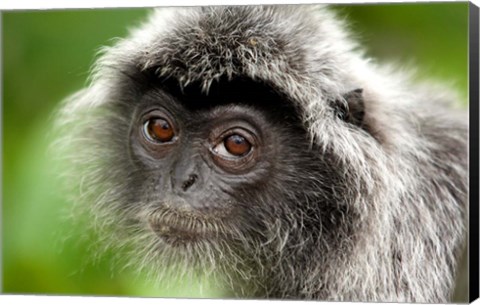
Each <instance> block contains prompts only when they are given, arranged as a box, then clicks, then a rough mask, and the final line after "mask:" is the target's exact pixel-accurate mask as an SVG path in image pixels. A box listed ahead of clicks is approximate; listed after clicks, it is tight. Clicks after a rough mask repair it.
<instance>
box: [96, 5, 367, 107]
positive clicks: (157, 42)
mask: <svg viewBox="0 0 480 305" xmlns="http://www.w3.org/2000/svg"><path fill="white" fill-rule="evenodd" d="M342 27H343V25H342V24H341V23H340V22H339V21H338V19H337V18H336V17H335V16H334V14H333V13H332V12H331V11H330V10H328V9H327V8H325V7H324V6H312V5H308V6H235V7H190V8H172V7H169V8H160V9H156V10H154V11H153V13H152V14H151V16H150V18H149V19H148V21H147V22H146V23H144V24H143V25H142V26H140V27H139V28H137V29H134V30H133V31H132V32H131V33H130V36H129V37H127V38H126V39H124V40H121V41H120V42H119V43H118V44H116V45H115V46H113V47H112V48H110V49H108V51H107V52H106V54H105V55H104V56H103V58H101V59H100V61H99V66H100V69H99V70H101V66H102V64H104V66H106V67H108V66H111V63H113V62H115V65H119V64H120V65H122V64H123V65H125V66H132V65H135V66H136V67H138V68H139V69H141V70H149V71H154V72H155V73H156V75H158V77H162V78H174V79H177V80H178V82H179V84H180V85H181V86H187V85H188V84H191V83H193V82H195V83H200V85H201V89H202V90H203V91H208V89H209V87H210V85H211V84H212V82H214V81H217V80H219V79H220V78H227V79H233V78H235V77H237V76H246V77H248V78H251V79H253V80H260V81H264V82H266V83H268V84H270V85H272V86H273V87H275V88H276V89H277V90H279V91H281V92H283V93H285V94H287V95H288V96H289V97H290V98H292V99H294V100H299V101H304V102H306V103H308V102H309V101H307V100H308V99H311V98H312V96H315V95H326V94H328V95H330V96H324V98H325V99H327V98H335V97H337V96H340V95H341V93H342V92H345V91H346V90H348V89H351V87H355V85H354V83H355V82H356V81H355V79H353V78H352V74H351V73H349V70H351V66H353V64H351V62H354V61H355V60H358V59H359V58H357V57H355V56H352V54H353V53H352V49H353V48H354V47H355V44H354V43H353V42H352V41H351V40H349V39H348V37H347V35H346V34H345V31H344V30H343V28H342ZM119 59H120V63H119Z"/></svg>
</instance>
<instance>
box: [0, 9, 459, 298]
mask: <svg viewBox="0 0 480 305" xmlns="http://www.w3.org/2000/svg"><path fill="white" fill-rule="evenodd" d="M335 9H336V10H337V11H338V12H339V14H340V16H342V18H346V19H347V20H348V22H349V24H350V26H351V29H352V30H353V31H354V32H355V33H356V34H358V35H357V36H358V37H359V38H360V40H361V41H362V42H363V44H364V45H365V46H366V47H367V50H368V54H369V55H370V56H372V57H375V58H377V59H378V60H379V61H380V62H384V61H391V60H393V61H394V62H397V63H402V64H403V65H400V67H402V68H403V67H404V64H405V63H408V65H409V66H411V67H414V68H416V69H417V70H418V71H419V76H420V78H429V79H431V78H433V79H438V80H441V81H445V82H447V83H449V84H451V85H452V86H453V87H454V88H455V89H457V90H458V92H459V94H460V96H461V97H462V98H463V99H464V105H466V104H467V101H466V99H467V81H468V76H467V75H468V61H467V51H468V45H467V42H468V4H467V3H435V4H408V5H407V4H387V5H385V4H384V5H336V6H335ZM147 13H148V10H146V9H104V10H97V9H95V10H71V11H63V10H59V11H23V12H3V13H2V29H3V33H2V34H3V37H2V38H3V40H2V46H3V69H4V70H3V96H2V99H3V113H2V114H3V117H2V123H3V126H2V127H3V194H2V196H3V198H2V204H3V207H2V214H3V215H2V233H3V236H2V249H3V253H2V259H3V262H2V263H3V292H4V293H21V294H30V293H35V294H43V293H46V294H75V295H85V294H88V295H131V296H171V297H175V296H186V297H202V296H204V297H221V296H222V295H223V294H222V291H217V290H215V289H212V288H204V289H202V288H201V287H200V286H198V285H195V284H193V283H189V284H188V285H186V284H184V283H177V282H173V284H172V283H171V285H170V287H169V288H163V286H162V284H160V287H158V286H155V285H153V284H152V283H146V282H143V281H142V280H141V279H139V278H135V277H132V275H131V274H129V273H128V271H122V272H116V271H114V269H115V268H112V265H111V263H110V262H109V260H110V258H109V257H108V256H105V257H102V258H98V259H96V260H92V259H91V256H92V255H91V253H90V252H89V249H91V247H90V244H89V241H88V239H85V240H80V239H77V238H65V237H64V236H65V235H69V236H76V235H82V234H83V233H84V232H76V234H71V233H66V232H71V230H72V227H71V226H70V225H69V223H68V222H66V221H64V216H65V215H66V214H67V213H68V205H69V203H68V202H66V201H65V200H64V199H62V194H61V192H60V188H59V187H58V182H56V180H55V171H52V168H55V167H54V164H53V163H52V161H51V160H50V159H49V158H48V156H49V153H48V152H47V147H48V142H49V141H50V140H49V137H48V135H49V132H50V130H51V125H52V113H53V111H54V109H55V107H56V106H57V105H58V103H59V102H60V101H61V100H62V99H63V98H65V97H66V96H67V95H69V94H70V93H72V92H74V91H75V90H78V89H80V88H82V86H84V85H85V84H86V78H87V76H88V71H89V69H90V66H91V65H92V63H93V61H94V56H95V54H96V52H97V51H98V48H99V47H100V46H102V45H109V44H111V43H112V40H111V39H112V38H114V37H123V36H125V35H126V33H127V30H128V28H129V27H131V26H134V25H136V24H138V23H139V22H141V21H142V19H143V18H144V17H145V16H146V15H147ZM86 233H88V232H86ZM462 285H465V284H464V283H463V284H462Z"/></svg>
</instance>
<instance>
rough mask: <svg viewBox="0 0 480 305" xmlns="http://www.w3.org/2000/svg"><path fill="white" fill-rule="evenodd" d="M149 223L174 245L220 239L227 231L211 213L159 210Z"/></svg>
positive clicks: (159, 235) (154, 230) (159, 234)
mask: <svg viewBox="0 0 480 305" xmlns="http://www.w3.org/2000/svg"><path fill="white" fill-rule="evenodd" d="M148 223H149V225H150V228H151V230H152V231H153V232H154V233H155V234H156V235H157V236H158V237H159V238H161V239H162V240H163V241H165V242H167V243H169V244H171V245H174V246H178V245H182V244H189V243H195V242H199V241H211V240H214V239H218V238H219V237H220V236H221V235H223V234H224V233H225V231H226V230H225V226H224V225H223V223H222V222H221V221H219V219H218V218H216V219H215V218H213V217H212V216H211V215H202V214H199V213H191V212H189V213H187V212H178V211H172V210H162V211H157V212H156V213H154V214H152V215H150V217H149V219H148Z"/></svg>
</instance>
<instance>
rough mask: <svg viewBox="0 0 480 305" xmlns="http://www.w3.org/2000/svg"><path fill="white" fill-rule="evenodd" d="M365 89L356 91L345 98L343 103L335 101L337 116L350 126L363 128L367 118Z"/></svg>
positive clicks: (347, 94)
mask: <svg viewBox="0 0 480 305" xmlns="http://www.w3.org/2000/svg"><path fill="white" fill-rule="evenodd" d="M362 93H363V89H355V90H352V91H350V92H348V93H346V94H345V95H344V96H343V101H338V100H337V101H335V108H336V109H335V110H336V111H335V114H336V116H337V117H338V118H339V119H341V120H343V121H345V122H347V123H350V124H354V125H357V126H361V125H362V123H363V117H364V116H365V103H364V102H363V94H362Z"/></svg>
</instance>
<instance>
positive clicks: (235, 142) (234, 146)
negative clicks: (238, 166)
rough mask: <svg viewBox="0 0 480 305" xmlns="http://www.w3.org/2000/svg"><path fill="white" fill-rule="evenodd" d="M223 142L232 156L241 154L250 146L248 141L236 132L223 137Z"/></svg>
mask: <svg viewBox="0 0 480 305" xmlns="http://www.w3.org/2000/svg"><path fill="white" fill-rule="evenodd" d="M223 144H224V145H225V149H226V150H227V151H228V152H229V153H231V154H232V155H234V156H243V155H245V154H247V153H248V152H249V151H250V149H251V148H252V145H251V144H250V142H248V141H247V139H245V138H244V137H242V136H241V135H238V134H233V135H231V136H229V137H227V138H225V140H224V142H223Z"/></svg>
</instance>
